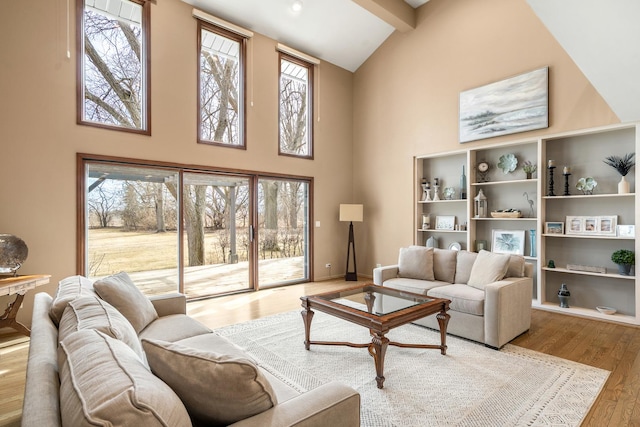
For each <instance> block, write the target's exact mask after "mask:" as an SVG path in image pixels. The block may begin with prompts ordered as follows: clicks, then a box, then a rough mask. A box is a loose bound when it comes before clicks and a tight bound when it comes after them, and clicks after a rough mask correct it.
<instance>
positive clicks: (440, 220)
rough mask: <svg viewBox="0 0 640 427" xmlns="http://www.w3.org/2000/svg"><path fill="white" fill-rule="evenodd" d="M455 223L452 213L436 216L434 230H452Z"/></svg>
mask: <svg viewBox="0 0 640 427" xmlns="http://www.w3.org/2000/svg"><path fill="white" fill-rule="evenodd" d="M455 225H456V217H455V216H454V215H451V216H449V215H447V216H436V230H453V229H454V227H455Z"/></svg>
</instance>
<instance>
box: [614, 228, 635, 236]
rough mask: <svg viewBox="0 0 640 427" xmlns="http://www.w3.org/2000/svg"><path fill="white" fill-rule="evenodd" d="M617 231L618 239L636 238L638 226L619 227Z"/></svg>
mask: <svg viewBox="0 0 640 427" xmlns="http://www.w3.org/2000/svg"><path fill="white" fill-rule="evenodd" d="M616 231H617V232H618V237H632V238H633V237H635V236H636V226H635V225H618V226H617V227H616Z"/></svg>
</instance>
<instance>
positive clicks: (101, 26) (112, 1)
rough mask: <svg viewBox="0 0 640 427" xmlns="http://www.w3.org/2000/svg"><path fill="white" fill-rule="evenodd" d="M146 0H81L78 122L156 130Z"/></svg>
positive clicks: (79, 3) (125, 128)
mask: <svg viewBox="0 0 640 427" xmlns="http://www.w3.org/2000/svg"><path fill="white" fill-rule="evenodd" d="M149 9H150V6H149V2H148V1H144V0H78V13H77V15H78V48H79V51H80V52H82V57H81V58H80V60H79V61H78V86H79V87H78V123H79V124H86V125H92V126H99V127H106V128H111V129H119V130H127V131H131V132H137V133H143V134H146V135H150V134H151V126H150V120H149V116H150V114H149V109H150V101H149V66H148V64H149V51H150V49H149V15H150V10H149Z"/></svg>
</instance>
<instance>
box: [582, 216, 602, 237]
mask: <svg viewBox="0 0 640 427" xmlns="http://www.w3.org/2000/svg"><path fill="white" fill-rule="evenodd" d="M598 222H599V218H598V217H596V216H587V217H584V223H583V224H584V229H583V230H582V231H583V232H584V233H585V234H598Z"/></svg>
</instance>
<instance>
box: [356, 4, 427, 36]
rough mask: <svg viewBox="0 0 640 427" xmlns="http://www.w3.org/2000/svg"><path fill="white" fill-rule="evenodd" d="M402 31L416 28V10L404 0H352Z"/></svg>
mask: <svg viewBox="0 0 640 427" xmlns="http://www.w3.org/2000/svg"><path fill="white" fill-rule="evenodd" d="M352 1H353V2H354V3H356V4H358V5H359V6H361V7H363V8H364V9H366V10H368V11H369V12H371V13H373V14H374V15H376V16H377V17H378V18H380V19H382V20H383V21H384V22H386V23H387V24H389V25H391V26H393V27H394V28H395V29H396V30H398V31H400V32H401V33H405V32H407V31H411V30H413V29H414V28H416V11H415V9H414V8H412V7H411V6H410V5H409V4H407V3H405V2H404V0H352Z"/></svg>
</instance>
